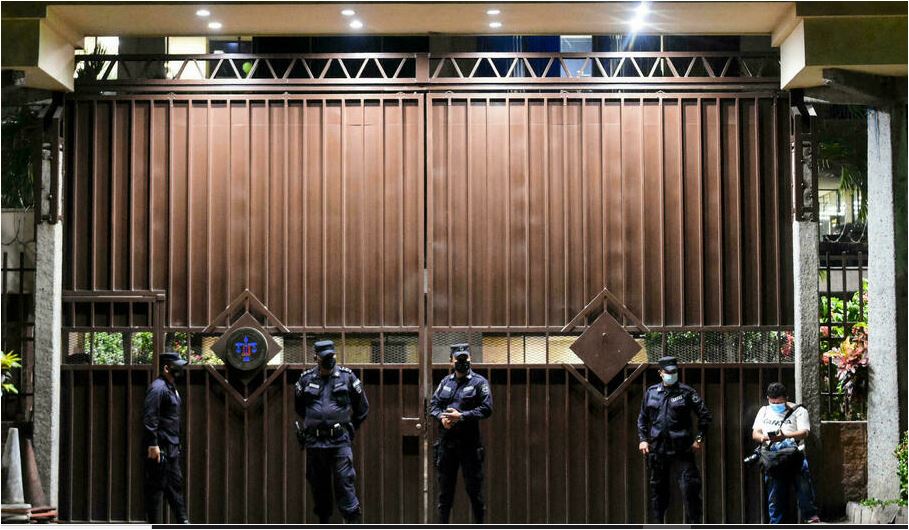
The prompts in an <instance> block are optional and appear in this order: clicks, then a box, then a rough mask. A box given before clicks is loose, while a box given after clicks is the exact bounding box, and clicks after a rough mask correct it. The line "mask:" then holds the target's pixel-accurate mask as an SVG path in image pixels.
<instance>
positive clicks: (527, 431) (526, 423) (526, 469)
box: [524, 99, 546, 522]
mask: <svg viewBox="0 0 909 530" xmlns="http://www.w3.org/2000/svg"><path fill="white" fill-rule="evenodd" d="M543 101H544V106H545V101H546V100H545V99H544V100H543ZM524 357H525V358H526V357H527V355H526V341H525V355H524ZM524 373H525V376H524V377H525V379H524V381H525V384H524V440H525V443H524V476H525V477H527V480H525V481H524V489H525V492H526V499H525V502H526V504H525V505H526V506H527V522H530V507H531V506H533V505H532V504H531V498H530V483H531V480H530V468H531V465H530V463H531V461H532V458H531V454H530V386H531V384H530V381H531V379H530V368H525V369H524Z"/></svg>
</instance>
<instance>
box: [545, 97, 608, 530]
mask: <svg viewBox="0 0 909 530" xmlns="http://www.w3.org/2000/svg"><path fill="white" fill-rule="evenodd" d="M605 115H606V98H605V97H600V231H601V234H600V236H601V237H600V245H601V246H600V248H601V249H602V250H601V259H602V263H603V277H602V280H603V285H604V286H605V285H606V284H607V283H608V282H609V275H608V273H607V270H608V269H607V264H608V263H607V259H606V257H607V256H608V255H609V251H608V250H607V247H606V245H607V241H606V232H607V230H606V227H607V226H608V225H607V221H606V119H605ZM528 258H529V256H528ZM607 304H608V302H607V301H606V300H603V309H602V310H603V311H607ZM606 507H607V509H608V505H607V506H606ZM606 520H607V521H608V520H609V518H608V517H607V519H606Z"/></svg>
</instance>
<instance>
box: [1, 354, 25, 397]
mask: <svg viewBox="0 0 909 530" xmlns="http://www.w3.org/2000/svg"><path fill="white" fill-rule="evenodd" d="M15 368H22V357H21V356H19V354H18V353H14V352H3V353H2V354H0V369H2V382H3V391H4V392H8V393H10V394H18V393H19V389H18V388H16V385H15V384H14V383H13V369H15Z"/></svg>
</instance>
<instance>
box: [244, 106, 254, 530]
mask: <svg viewBox="0 0 909 530" xmlns="http://www.w3.org/2000/svg"><path fill="white" fill-rule="evenodd" d="M245 103H246V149H247V152H246V252H244V253H243V254H244V257H245V258H246V282H245V283H244V284H243V287H244V288H245V289H249V288H250V287H251V285H250V283H249V277H250V272H251V271H250V269H251V265H252V256H251V252H250V251H249V250H250V248H251V243H252V241H251V239H252V179H253V171H252V159H253V157H252V145H253V143H252V140H253V119H252V100H250V99H247V100H246V101H245ZM247 309H248V308H247ZM243 417H244V418H246V413H245V412H244V414H243ZM244 421H245V420H244ZM244 425H245V423H244ZM244 440H245V438H244ZM243 462H244V464H243V470H244V472H245V471H246V469H247V467H248V465H247V463H246V462H247V461H246V460H244V461H243ZM244 503H245V504H244V507H248V506H249V503H248V501H246V500H245V495H244ZM243 516H244V517H246V512H245V511H244V512H243Z"/></svg>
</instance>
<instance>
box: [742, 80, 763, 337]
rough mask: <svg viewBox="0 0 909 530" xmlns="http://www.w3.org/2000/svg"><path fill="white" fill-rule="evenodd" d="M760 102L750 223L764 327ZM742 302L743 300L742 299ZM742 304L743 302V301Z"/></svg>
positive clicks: (757, 105)
mask: <svg viewBox="0 0 909 530" xmlns="http://www.w3.org/2000/svg"><path fill="white" fill-rule="evenodd" d="M760 145H761V100H760V99H759V98H758V97H757V96H755V98H754V143H753V144H751V148H752V149H754V176H755V183H754V186H755V190H756V195H757V196H756V197H752V199H753V200H755V201H756V203H757V207H756V208H757V219H753V220H752V221H753V222H754V224H755V230H756V231H757V234H756V235H757V255H758V259H757V282H756V284H757V289H755V292H757V293H758V304H757V314H758V318H757V324H758V325H765V324H766V322H764V304H763V301H762V300H761V296H760V291H761V286H762V285H764V272H763V263H764V259H763V258H764V242H763V238H762V237H761V225H763V223H762V222H761V212H762V211H763V208H762V206H763V194H762V193H761V187H762V186H761V181H762V180H763V175H764V172H763V171H761V169H762V168H761V149H760ZM743 300H744V298H743ZM743 304H744V301H743Z"/></svg>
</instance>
